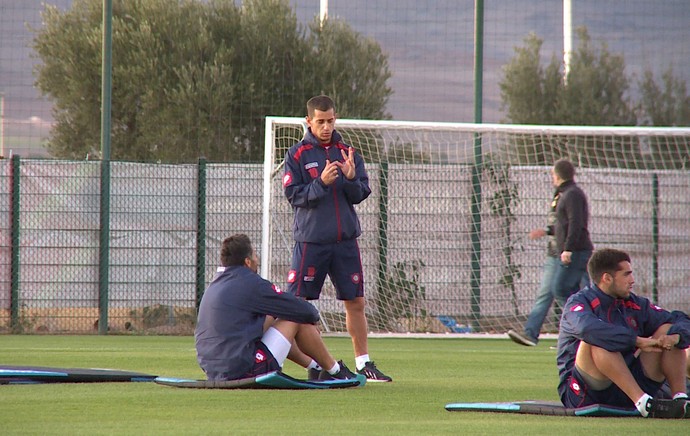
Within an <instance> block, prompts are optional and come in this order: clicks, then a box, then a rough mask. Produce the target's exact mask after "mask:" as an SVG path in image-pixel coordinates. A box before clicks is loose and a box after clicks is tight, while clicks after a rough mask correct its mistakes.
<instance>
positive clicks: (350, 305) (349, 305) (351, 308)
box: [345, 297, 365, 313]
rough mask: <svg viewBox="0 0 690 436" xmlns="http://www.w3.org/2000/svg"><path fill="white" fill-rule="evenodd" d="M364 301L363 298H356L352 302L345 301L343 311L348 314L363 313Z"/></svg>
mask: <svg viewBox="0 0 690 436" xmlns="http://www.w3.org/2000/svg"><path fill="white" fill-rule="evenodd" d="M364 306H365V301H364V297H357V298H355V299H354V300H346V301H345V310H346V311H347V312H348V313H358V312H361V313H364Z"/></svg>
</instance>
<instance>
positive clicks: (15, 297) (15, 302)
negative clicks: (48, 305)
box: [10, 154, 21, 333]
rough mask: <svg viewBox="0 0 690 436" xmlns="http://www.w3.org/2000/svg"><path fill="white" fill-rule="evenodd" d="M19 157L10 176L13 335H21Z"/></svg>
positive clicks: (11, 321) (11, 326)
mask: <svg viewBox="0 0 690 436" xmlns="http://www.w3.org/2000/svg"><path fill="white" fill-rule="evenodd" d="M19 165H20V162H19V156H17V155H16V154H15V155H14V156H12V161H11V164H10V175H11V178H12V206H11V208H10V209H11V210H10V214H11V217H10V223H11V224H10V225H11V226H12V227H11V235H12V236H11V237H12V254H11V256H12V267H11V272H10V274H11V275H12V278H11V280H12V285H11V286H12V288H11V290H10V330H11V331H12V332H13V333H21V326H20V323H19V200H20V198H21V196H20V195H19V194H20V193H19V187H20V183H19V182H20V180H19Z"/></svg>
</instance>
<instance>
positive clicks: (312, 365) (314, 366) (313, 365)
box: [307, 359, 321, 370]
mask: <svg viewBox="0 0 690 436" xmlns="http://www.w3.org/2000/svg"><path fill="white" fill-rule="evenodd" d="M307 369H317V370H321V365H319V364H318V363H316V360H314V359H312V360H311V362H309V365H307Z"/></svg>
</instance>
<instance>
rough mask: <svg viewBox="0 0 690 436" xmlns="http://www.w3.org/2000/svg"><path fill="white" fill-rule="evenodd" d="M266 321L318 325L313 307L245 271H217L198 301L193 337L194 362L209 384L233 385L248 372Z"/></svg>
mask: <svg viewBox="0 0 690 436" xmlns="http://www.w3.org/2000/svg"><path fill="white" fill-rule="evenodd" d="M266 315H271V316H273V317H276V318H281V319H285V320H289V321H294V322H297V323H301V324H315V323H317V322H318V321H319V312H318V311H317V310H316V308H315V307H314V306H312V305H311V304H309V303H307V302H306V301H304V300H301V299H299V298H297V297H295V296H293V295H290V294H286V293H283V292H282V291H281V290H280V289H278V287H277V286H275V285H274V284H272V283H271V282H269V281H267V280H264V279H263V278H261V276H259V275H258V274H256V273H255V272H254V271H252V270H250V269H249V268H246V267H244V266H231V267H227V268H222V267H221V268H219V269H218V273H217V274H216V277H215V278H214V280H213V281H212V282H211V284H210V285H209V287H208V289H206V292H204V296H203V297H202V299H201V304H200V305H199V316H198V320H197V325H196V330H195V332H194V337H195V341H196V351H197V361H198V362H199V366H201V369H203V370H204V372H205V373H206V376H207V377H208V379H209V380H232V379H236V378H239V377H242V376H243V375H244V374H246V373H247V372H248V371H249V370H250V369H251V368H252V366H253V364H254V348H255V344H256V342H257V341H259V340H260V339H261V337H262V336H263V326H264V321H265V319H266Z"/></svg>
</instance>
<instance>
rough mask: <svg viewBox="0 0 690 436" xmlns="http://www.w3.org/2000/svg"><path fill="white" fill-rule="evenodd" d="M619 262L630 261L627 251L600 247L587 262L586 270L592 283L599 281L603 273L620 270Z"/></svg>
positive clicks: (612, 272) (612, 273)
mask: <svg viewBox="0 0 690 436" xmlns="http://www.w3.org/2000/svg"><path fill="white" fill-rule="evenodd" d="M621 262H630V256H629V255H628V253H626V252H625V251H621V250H616V249H615V248H602V249H599V250H597V251H595V252H594V253H593V254H592V257H591V258H590V259H589V262H588V263H587V272H589V277H590V278H591V279H592V282H593V283H599V282H600V281H601V277H602V276H603V275H604V273H609V274H611V275H614V274H615V273H616V271H620V269H621V267H620V263H621Z"/></svg>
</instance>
